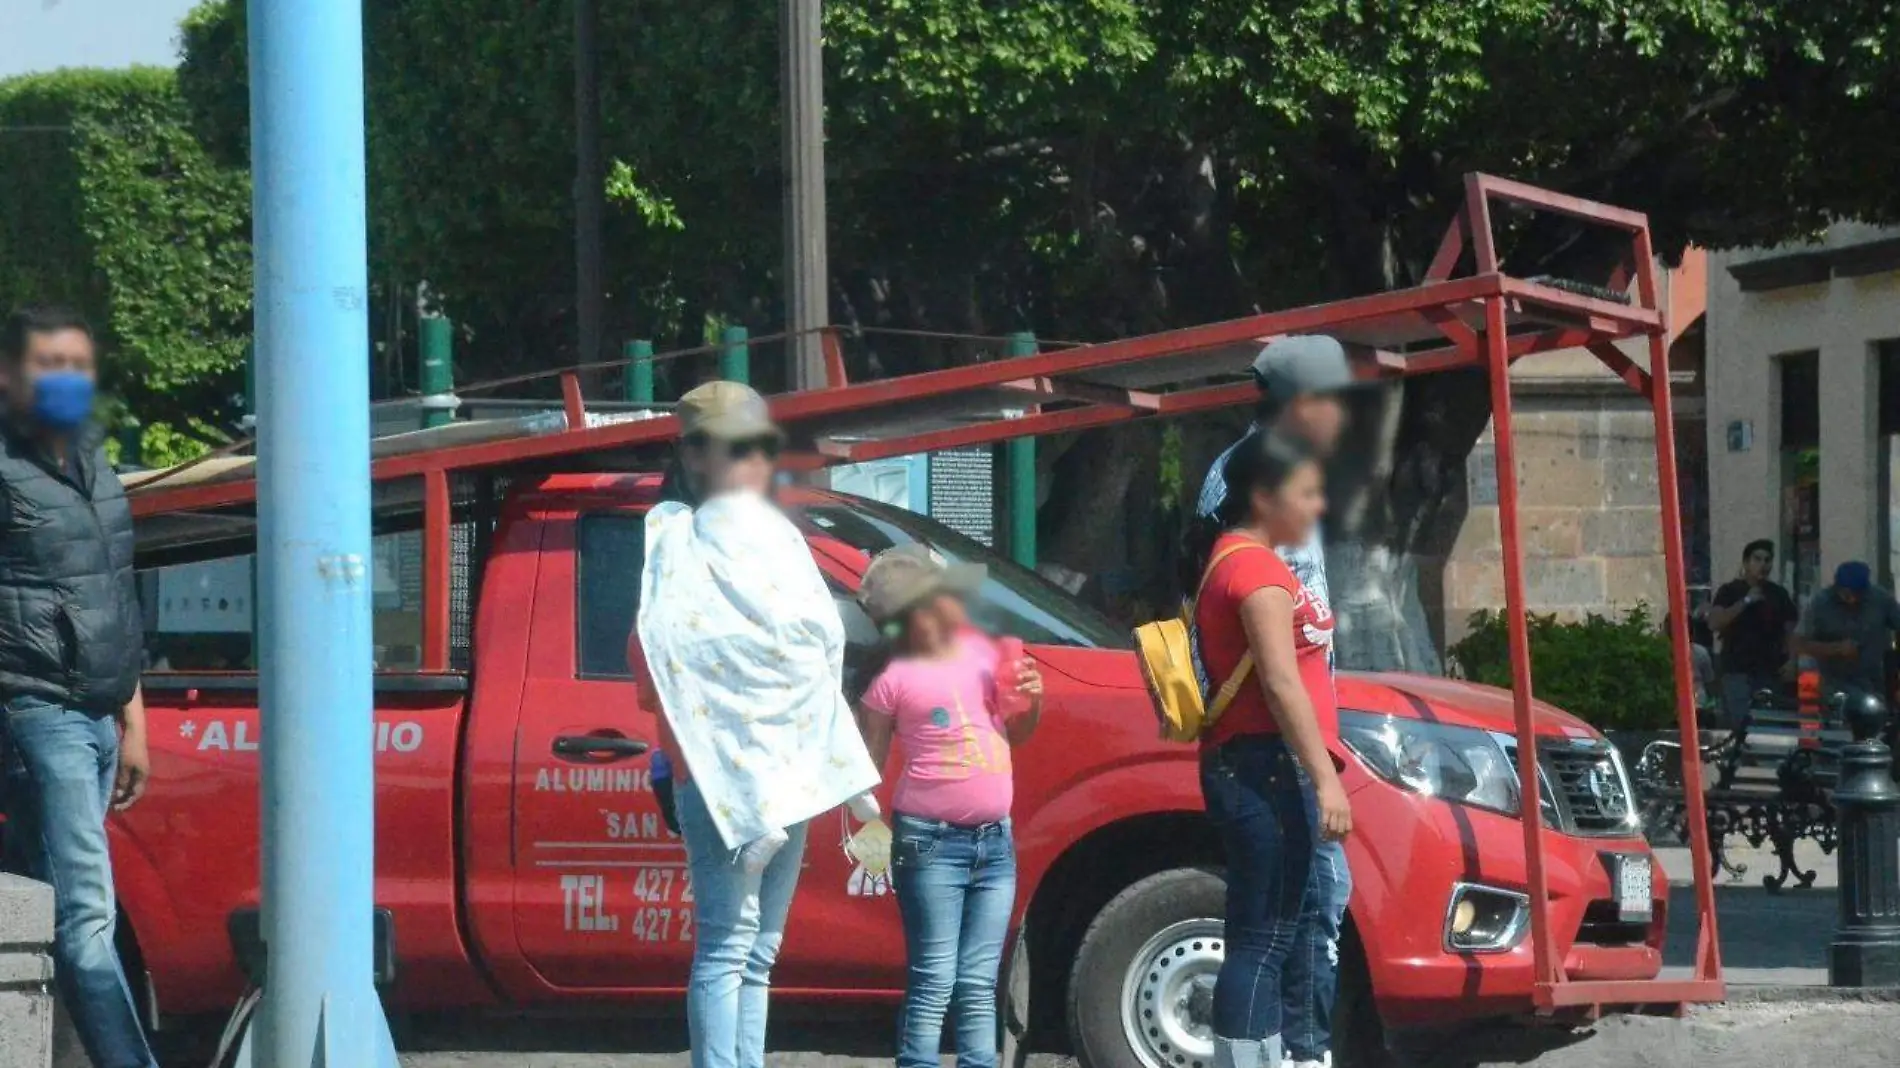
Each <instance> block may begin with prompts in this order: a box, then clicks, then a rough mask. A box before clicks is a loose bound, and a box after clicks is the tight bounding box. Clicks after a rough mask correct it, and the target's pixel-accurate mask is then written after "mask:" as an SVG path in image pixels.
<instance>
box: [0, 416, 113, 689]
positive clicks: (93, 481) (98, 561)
mask: <svg viewBox="0 0 1900 1068" xmlns="http://www.w3.org/2000/svg"><path fill="white" fill-rule="evenodd" d="M73 454H74V456H75V457H77V460H78V462H77V464H76V465H75V466H74V468H73V470H72V471H71V472H70V473H64V474H62V473H61V472H60V470H59V468H58V467H57V466H56V465H55V464H54V463H53V462H52V461H51V460H49V459H48V458H47V457H46V456H45V455H44V453H43V452H42V451H41V450H40V449H39V447H38V446H37V445H35V444H34V443H33V442H31V441H29V440H27V439H25V438H23V437H20V436H19V435H17V434H15V433H13V432H12V431H10V430H8V431H5V432H4V433H0V509H4V511H3V512H0V699H10V698H14V697H21V696H31V697H39V698H43V699H45V700H48V701H54V702H58V703H60V704H63V705H65V706H66V707H68V708H78V709H85V710H87V711H92V712H117V711H118V710H119V709H121V708H123V707H124V706H125V703H126V702H127V701H129V700H131V699H132V693H133V691H134V690H135V689H136V688H137V687H138V682H139V672H140V670H141V668H142V667H143V666H144V661H145V627H144V621H143V617H142V616H141V615H140V613H139V602H138V585H137V581H136V579H135V578H134V575H133V572H132V509H131V507H130V505H129V504H128V503H127V501H126V499H125V488H124V487H123V486H121V485H120V484H119V477H118V476H117V475H116V474H114V473H113V471H112V467H111V465H110V464H109V463H107V462H106V453H105V449H104V447H103V439H102V437H101V435H100V434H99V432H98V431H97V430H95V429H92V428H88V429H87V430H86V431H85V432H84V433H83V434H82V435H81V436H80V440H79V443H78V447H77V448H75V449H74V450H73Z"/></svg>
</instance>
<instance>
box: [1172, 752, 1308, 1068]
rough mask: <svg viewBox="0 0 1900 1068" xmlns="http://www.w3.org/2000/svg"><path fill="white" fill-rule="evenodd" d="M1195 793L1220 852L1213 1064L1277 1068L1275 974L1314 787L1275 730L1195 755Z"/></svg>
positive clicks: (1285, 953)
mask: <svg viewBox="0 0 1900 1068" xmlns="http://www.w3.org/2000/svg"><path fill="white" fill-rule="evenodd" d="M1201 794H1202V796H1203V797H1204V799H1205V800H1206V802H1207V815H1208V818H1209V819H1211V820H1212V821H1213V823H1214V829H1215V831H1216V832H1217V833H1218V834H1219V835H1220V839H1221V846H1222V849H1223V851H1224V852H1225V853H1226V856H1227V924H1226V934H1227V950H1226V956H1225V959H1223V960H1222V962H1221V968H1220V974H1219V975H1218V976H1216V978H1215V980H1214V1006H1213V1016H1214V1021H1213V1022H1214V1064H1215V1066H1216V1068H1277V1066H1278V1065H1279V1063H1280V1060H1281V1057H1282V1053H1283V1046H1282V1042H1281V1025H1282V1011H1283V1010H1282V1005H1283V997H1284V995H1283V991H1282V989H1281V978H1282V973H1283V971H1284V970H1285V968H1286V965H1287V958H1288V957H1289V956H1290V955H1291V954H1292V952H1293V947H1294V944H1295V943H1296V942H1297V941H1298V938H1299V933H1300V917H1301V914H1302V911H1303V905H1304V902H1305V900H1306V890H1307V883H1308V879H1309V877H1310V875H1311V873H1312V867H1313V858H1314V849H1315V846H1316V844H1317V843H1318V841H1319V810H1318V806H1317V805H1316V804H1315V803H1314V799H1313V788H1312V786H1311V785H1309V784H1306V783H1304V782H1302V781H1301V778H1300V775H1299V774H1298V766H1297V762H1296V761H1295V760H1294V758H1293V754H1292V753H1291V752H1289V751H1288V749H1287V747H1286V743H1285V742H1283V741H1282V740H1281V739H1280V738H1279V737H1278V736H1277V735H1270V734H1260V735H1245V736H1242V737H1240V738H1236V739H1234V740H1233V741H1230V742H1228V743H1227V744H1225V745H1222V746H1220V747H1218V748H1210V749H1208V750H1207V751H1205V752H1204V753H1202V755H1201Z"/></svg>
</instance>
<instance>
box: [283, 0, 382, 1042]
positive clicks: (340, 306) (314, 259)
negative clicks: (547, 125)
mask: <svg viewBox="0 0 1900 1068" xmlns="http://www.w3.org/2000/svg"><path fill="white" fill-rule="evenodd" d="M250 10H251V15H250V64H251V175H252V208H253V214H254V222H253V227H254V229H253V235H252V241H253V245H254V259H255V271H256V286H257V294H256V302H255V304H256V319H257V323H256V336H257V400H258V409H259V410H258V431H259V435H260V440H259V442H258V449H257V473H258V474H257V483H258V582H257V585H258V607H259V618H258V648H259V661H260V662H259V675H260V689H261V695H260V696H261V698H262V715H263V731H262V735H263V737H262V750H263V752H262V760H263V781H262V787H263V821H262V836H263V842H262V847H263V869H264V870H263V903H262V904H263V931H264V940H265V944H266V950H267V954H268V966H267V967H268V972H267V977H266V980H265V984H264V998H263V1001H262V1003H261V1004H260V1005H259V1008H258V1016H257V1022H256V1029H255V1033H254V1034H252V1035H250V1036H248V1040H247V1042H246V1047H247V1052H248V1054H249V1057H248V1058H247V1061H249V1062H254V1063H255V1064H257V1065H260V1066H263V1068H312V1066H313V1065H325V1066H329V1068H340V1066H345V1065H349V1066H356V1065H363V1066H387V1068H394V1066H395V1064H396V1059H395V1051H394V1048H393V1046H392V1045H391V1043H390V1040H389V1025H388V1022H387V1021H386V1020H385V1019H384V1017H383V1012H382V1006H381V1004H380V1003H379V1002H378V1000H377V996H376V990H375V986H374V981H373V980H374V976H373V973H372V963H371V960H372V951H371V950H372V947H371V938H372V935H371V915H370V913H371V908H372V899H373V892H374V870H375V869H374V863H373V861H372V857H373V853H374V848H375V828H374V823H373V821H372V804H373V801H374V796H375V789H374V774H375V770H374V767H373V765H372V749H373V737H372V730H373V728H372V723H371V714H372V696H373V695H372V690H371V672H372V664H371V656H372V653H371V646H370V606H371V601H370V594H371V590H370V583H371V567H370V482H369V437H370V429H369V321H368V311H367V308H368V285H369V279H368V268H367V265H366V251H365V250H366V240H365V228H366V223H365V204H364V201H365V193H364V186H365V178H364V163H363V151H364V150H363V24H362V5H361V4H356V3H338V2H336V0H251V6H250Z"/></svg>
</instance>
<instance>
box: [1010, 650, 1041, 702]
mask: <svg viewBox="0 0 1900 1068" xmlns="http://www.w3.org/2000/svg"><path fill="white" fill-rule="evenodd" d="M1016 692H1017V693H1019V694H1022V695H1023V696H1024V697H1041V696H1042V672H1040V671H1038V670H1036V662H1035V661H1034V660H1032V659H1030V658H1029V657H1026V656H1025V657H1023V658H1022V659H1021V660H1018V661H1017V662H1016Z"/></svg>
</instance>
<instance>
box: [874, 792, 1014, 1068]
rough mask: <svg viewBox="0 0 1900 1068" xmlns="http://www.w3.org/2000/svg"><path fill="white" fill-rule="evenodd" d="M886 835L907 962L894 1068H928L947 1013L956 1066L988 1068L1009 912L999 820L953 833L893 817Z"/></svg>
mask: <svg viewBox="0 0 1900 1068" xmlns="http://www.w3.org/2000/svg"><path fill="white" fill-rule="evenodd" d="M891 831H892V835H891V888H892V889H893V890H895V891H896V892H897V910H898V912H899V913H900V914H901V915H902V916H903V919H904V950H905V957H906V959H907V961H908V962H909V969H908V974H907V978H906V982H905V985H904V1010H903V1014H902V1015H901V1016H900V1017H899V1021H898V1030H897V1068H937V1065H938V1064H940V1063H941V1062H940V1061H939V1059H938V1058H939V1056H940V1053H941V1050H942V1045H943V1018H944V1014H945V1013H946V1012H948V1011H949V1010H950V1008H951V1007H952V1006H954V1007H955V1008H956V1014H957V1066H958V1068H996V973H997V970H998V969H999V968H1000V967H1001V966H1002V963H1003V941H1004V940H1005V939H1006V938H1008V937H1009V916H1010V911H1011V910H1012V909H1013V908H1014V907H1015V905H1016V846H1015V843H1014V842H1012V841H1011V839H1010V830H1009V821H1008V820H1003V821H1002V822H1000V823H985V824H982V825H980V826H975V827H963V826H958V825H957V824H954V823H945V822H943V821H942V820H933V819H925V818H922V817H919V816H906V815H904V814H903V813H901V812H900V813H898V814H897V815H896V816H895V817H894V822H893V826H892V827H891Z"/></svg>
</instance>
